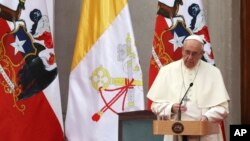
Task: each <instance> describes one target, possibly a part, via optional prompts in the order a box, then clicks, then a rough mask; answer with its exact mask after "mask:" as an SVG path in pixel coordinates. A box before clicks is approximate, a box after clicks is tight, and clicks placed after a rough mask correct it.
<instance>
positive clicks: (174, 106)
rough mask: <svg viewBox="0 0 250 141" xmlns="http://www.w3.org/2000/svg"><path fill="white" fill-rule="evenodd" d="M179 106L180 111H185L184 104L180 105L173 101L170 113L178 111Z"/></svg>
mask: <svg viewBox="0 0 250 141" xmlns="http://www.w3.org/2000/svg"><path fill="white" fill-rule="evenodd" d="M179 108H180V110H181V112H185V111H187V107H186V106H183V105H180V104H179V103H175V104H173V106H172V109H171V111H172V113H178V111H179Z"/></svg>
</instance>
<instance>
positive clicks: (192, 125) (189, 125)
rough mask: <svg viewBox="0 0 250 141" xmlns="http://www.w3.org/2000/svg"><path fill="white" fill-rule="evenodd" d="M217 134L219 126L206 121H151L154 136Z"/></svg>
mask: <svg viewBox="0 0 250 141" xmlns="http://www.w3.org/2000/svg"><path fill="white" fill-rule="evenodd" d="M218 133H219V124H217V123H212V122H208V121H202V122H201V121H170V120H153V134H154V135H209V134H218Z"/></svg>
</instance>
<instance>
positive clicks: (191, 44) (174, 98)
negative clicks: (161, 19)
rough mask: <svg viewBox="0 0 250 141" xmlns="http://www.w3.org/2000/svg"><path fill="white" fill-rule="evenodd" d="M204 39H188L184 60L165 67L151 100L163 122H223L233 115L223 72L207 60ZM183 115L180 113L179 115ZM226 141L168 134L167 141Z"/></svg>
mask: <svg viewBox="0 0 250 141" xmlns="http://www.w3.org/2000/svg"><path fill="white" fill-rule="evenodd" d="M203 45H204V43H203V40H202V39H201V38H200V36H198V35H190V36H188V37H187V38H186V39H185V40H184V45H183V48H182V55H183V57H182V59H180V60H178V61H175V62H172V63H170V64H168V65H166V66H164V67H162V68H161V69H160V71H159V73H158V75H157V77H156V79H155V81H154V83H153V84H152V86H151V88H150V90H149V92H148V94H147V97H148V98H149V99H150V100H151V101H153V103H152V105H151V110H152V112H154V113H155V114H156V115H157V116H158V117H160V118H161V119H166V120H183V121H199V120H200V121H211V122H218V123H219V122H221V121H222V120H224V119H225V118H226V117H227V115H228V114H229V108H228V103H229V100H230V99H229V96H228V93H227V90H226V88H225V85H224V81H223V78H222V75H221V72H220V70H219V69H218V68H217V67H215V66H213V65H211V64H208V63H206V62H204V61H202V60H201V57H202V55H203V53H204V50H203ZM178 113H179V114H178ZM185 140H187V141H222V134H221V132H220V134H212V135H206V136H183V137H180V136H171V135H165V136H164V141H185Z"/></svg>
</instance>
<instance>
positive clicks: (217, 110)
mask: <svg viewBox="0 0 250 141" xmlns="http://www.w3.org/2000/svg"><path fill="white" fill-rule="evenodd" d="M228 114H229V109H228V102H224V103H222V104H220V105H218V106H214V107H212V108H210V109H209V110H208V111H207V112H206V113H205V114H204V115H205V116H206V117H207V118H208V120H209V121H212V122H220V121H222V120H223V119H225V118H226V117H227V115H228Z"/></svg>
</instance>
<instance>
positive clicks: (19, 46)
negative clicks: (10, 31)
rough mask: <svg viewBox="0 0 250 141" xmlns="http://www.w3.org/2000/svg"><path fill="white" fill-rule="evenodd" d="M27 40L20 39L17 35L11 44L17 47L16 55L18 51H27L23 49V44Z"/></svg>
mask: <svg viewBox="0 0 250 141" xmlns="http://www.w3.org/2000/svg"><path fill="white" fill-rule="evenodd" d="M25 42H26V41H25V40H23V41H20V40H19V38H18V36H16V40H15V42H14V43H11V44H10V45H11V46H13V47H14V48H15V55H16V54H17V53H18V51H20V52H22V53H25V51H24V49H23V44H24V43H25Z"/></svg>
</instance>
